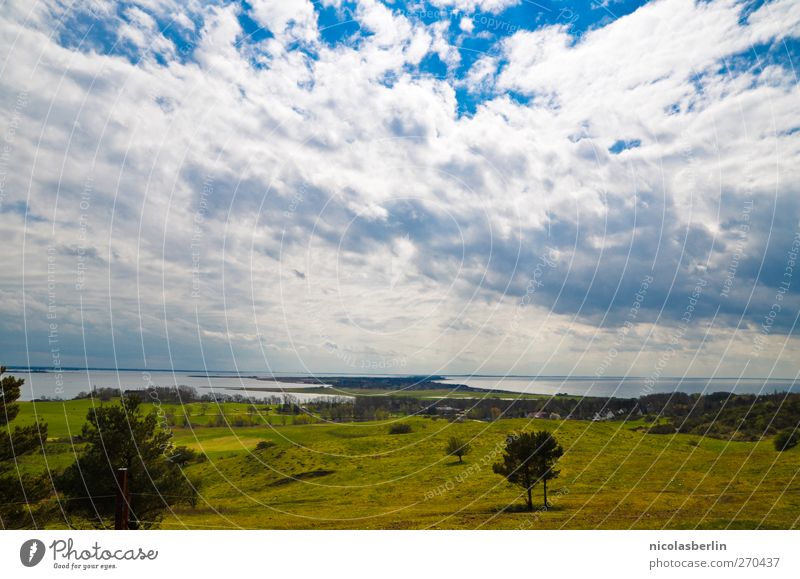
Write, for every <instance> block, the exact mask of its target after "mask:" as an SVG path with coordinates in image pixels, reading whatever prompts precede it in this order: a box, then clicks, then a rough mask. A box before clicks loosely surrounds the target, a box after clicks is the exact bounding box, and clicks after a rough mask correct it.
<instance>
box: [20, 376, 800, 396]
mask: <svg viewBox="0 0 800 579" xmlns="http://www.w3.org/2000/svg"><path fill="white" fill-rule="evenodd" d="M9 373H10V374H12V375H15V376H18V377H20V378H24V379H25V385H24V386H23V387H22V396H21V399H22V400H31V399H33V398H38V397H45V396H47V397H50V398H59V397H60V398H63V399H68V398H73V397H74V396H76V395H77V394H78V393H79V392H88V391H89V390H91V388H92V387H93V386H96V387H98V388H102V387H110V388H122V389H140V388H144V387H145V386H147V385H148V383H152V384H155V385H156V386H178V385H182V386H192V387H194V388H196V389H197V391H198V392H199V393H201V394H203V393H207V392H218V393H226V394H236V393H238V394H242V395H244V396H250V397H252V398H263V397H269V396H275V393H274V392H272V393H264V392H258V391H255V390H252V388H269V389H270V390H273V391H276V392H279V393H280V392H285V393H287V394H291V396H292V397H294V398H295V399H296V400H298V401H307V400H310V399H318V398H321V397H328V396H333V397H337V396H336V395H335V394H334V393H333V391H332V393H331V394H330V395H324V394H303V393H297V392H295V393H292V390H293V389H297V388H308V387H309V385H308V384H293V383H290V382H270V381H264V380H255V379H253V378H245V377H240V376H236V375H235V374H233V373H228V374H227V375H226V373H224V372H218V373H215V374H214V375H212V376H201V375H199V374H201V373H200V372H174V373H173V372H164V371H152V372H149V373H148V372H146V371H144V370H120V371H113V370H76V371H65V372H62V373H61V374H60V378H59V374H55V373H52V372H33V373H29V372H9ZM283 375H284V376H298V375H302V374H300V373H298V372H295V373H292V374H289V373H285V374H283ZM275 376H276V377H280V376H281V374H280V373H276V374H275ZM148 377H149V379H148ZM59 382H60V383H59ZM442 384H443V385H448V384H466V385H467V386H474V387H476V388H485V389H494V390H504V391H507V392H519V393H536V394H559V393H566V394H577V395H588V396H617V397H621V398H635V397H637V396H641V395H644V394H649V393H653V392H676V391H679V392H688V393H695V392H700V393H711V392H737V393H740V394H744V393H761V394H767V393H772V392H775V391H779V392H784V391H791V392H800V383H798V382H797V381H795V380H781V379H769V380H765V379H740V380H736V379H732V378H715V379H708V378H687V379H683V380H679V379H674V378H662V379H661V380H659V382H658V383H657V384H656V385H655V387H653V388H649V387H648V386H647V384H646V382H645V380H644V379H643V378H605V379H602V380H596V379H591V378H583V377H568V378H552V377H548V378H536V377H532V376H525V377H520V376H514V377H508V378H502V377H496V376H495V377H492V376H472V377H463V376H448V377H447V380H445V381H442ZM59 388H60V389H59ZM238 388H245V390H241V391H240V390H234V389H238ZM338 397H339V398H341V396H338Z"/></svg>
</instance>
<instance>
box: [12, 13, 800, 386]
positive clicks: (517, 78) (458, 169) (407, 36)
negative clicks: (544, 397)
mask: <svg viewBox="0 0 800 579" xmlns="http://www.w3.org/2000/svg"><path fill="white" fill-rule="evenodd" d="M0 6H1V7H0V232H1V233H2V243H0V260H1V261H0V263H2V265H3V273H2V276H1V277H0V352H2V360H0V361H2V362H3V363H4V364H8V365H32V366H44V367H50V368H59V367H85V366H92V367H119V368H181V369H204V368H205V369H219V370H223V369H224V370H240V371H253V372H261V373H266V372H269V371H283V372H300V371H303V372H316V373H324V372H353V373H384V372H387V373H395V372H396V373H432V374H447V373H482V374H495V373H497V374H506V373H509V374H540V375H585V376H597V377H601V376H609V375H615V376H621V375H629V376H652V377H658V376H684V375H685V376H726V377H728V376H773V377H788V378H793V377H795V376H797V373H798V369H799V368H798V365H797V360H798V359H800V356H798V354H799V353H800V352H798V339H797V337H796V335H797V329H796V324H797V321H798V314H800V298H799V294H798V288H800V277H799V276H800V262H797V259H798V252H799V251H800V189H799V188H800V185H798V184H799V183H800V179H799V178H798V177H800V175H799V174H798V173H799V172H800V114H798V113H799V112H800V111H799V107H798V105H800V99H799V98H798V96H800V91H798V82H797V69H796V66H797V63H798V56H800V49H799V47H800V44H798V36H800V3H798V2H796V1H794V0H772V1H769V2H762V1H755V2H753V1H741V0H739V1H733V0H709V1H702V2H692V1H690V0H656V1H652V2H637V1H628V0H618V1H616V0H604V1H602V2H595V1H590V2H585V1H582V2H576V1H571V0H564V1H559V0H554V1H547V0H542V1H541V2H539V1H536V2H534V1H532V0H430V1H429V2H419V3H417V2H407V3H403V2H399V1H397V2H390V1H384V2H380V1H378V0H363V1H361V0H358V1H355V2H347V1H344V0H319V1H316V2H311V1H309V0H266V1H265V0H250V1H248V2H224V1H222V2H200V1H196V0H187V1H180V2H179V1H173V0H143V1H141V2H95V1H92V0H90V1H86V2H79V1H76V2H70V1H67V0H45V1H38V0H25V1H16V0H6V1H0Z"/></svg>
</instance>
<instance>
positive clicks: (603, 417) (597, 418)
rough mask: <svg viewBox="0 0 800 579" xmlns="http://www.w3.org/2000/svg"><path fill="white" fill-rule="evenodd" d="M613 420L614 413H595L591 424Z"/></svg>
mask: <svg viewBox="0 0 800 579" xmlns="http://www.w3.org/2000/svg"><path fill="white" fill-rule="evenodd" d="M613 418H614V413H613V412H611V411H610V410H609V411H608V412H606V413H605V414H600V413H599V412H595V413H594V416H593V417H592V422H601V421H603V420H612V419H613Z"/></svg>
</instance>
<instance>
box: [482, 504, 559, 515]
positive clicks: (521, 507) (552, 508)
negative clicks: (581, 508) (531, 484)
mask: <svg viewBox="0 0 800 579" xmlns="http://www.w3.org/2000/svg"><path fill="white" fill-rule="evenodd" d="M563 510H564V509H563V508H562V507H559V506H556V505H554V504H553V503H550V504H549V505H548V506H547V507H545V506H544V505H543V504H542V503H538V504H537V503H533V510H530V509H529V508H528V505H526V504H525V503H512V504H510V505H504V506H501V507H494V508H493V509H490V511H489V512H491V513H523V514H524V513H527V514H529V515H533V514H539V515H544V514H546V513H551V512H558V511H563Z"/></svg>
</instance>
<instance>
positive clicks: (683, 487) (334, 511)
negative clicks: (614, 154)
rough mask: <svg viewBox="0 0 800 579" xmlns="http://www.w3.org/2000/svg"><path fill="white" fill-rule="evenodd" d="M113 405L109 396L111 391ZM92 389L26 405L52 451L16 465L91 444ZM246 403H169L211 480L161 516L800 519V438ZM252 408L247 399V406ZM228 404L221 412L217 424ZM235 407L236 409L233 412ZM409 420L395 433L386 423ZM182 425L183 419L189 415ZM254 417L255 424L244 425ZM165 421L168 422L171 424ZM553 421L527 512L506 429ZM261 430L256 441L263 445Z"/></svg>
mask: <svg viewBox="0 0 800 579" xmlns="http://www.w3.org/2000/svg"><path fill="white" fill-rule="evenodd" d="M106 403H107V404H108V403H110V402H106ZM92 404H99V402H98V401H96V400H95V401H93V400H71V401H66V402H36V403H32V402H23V403H20V407H21V411H20V416H19V418H18V419H17V420H16V421H15V424H20V425H22V424H26V423H31V422H33V421H34V420H35V418H36V417H38V418H39V419H40V420H43V421H45V422H47V423H48V427H49V431H48V434H49V437H50V438H49V439H48V442H47V445H46V448H45V453H44V454H43V455H38V456H25V457H23V458H22V459H21V462H20V468H21V469H22V470H26V469H30V470H31V471H34V470H41V468H42V465H43V461H46V464H47V467H48V468H49V469H50V470H51V471H54V472H58V471H59V470H61V469H63V468H65V467H66V466H67V465H69V464H70V463H71V462H72V461H73V460H74V457H75V453H77V452H80V450H81V443H80V442H76V441H74V440H73V439H72V438H71V437H73V436H75V435H78V434H79V433H80V430H81V426H82V424H83V423H84V420H85V417H86V413H87V411H88V409H89V408H90V407H91V406H92ZM248 406H249V405H247V404H238V403H225V404H219V405H217V404H215V403H212V404H211V405H205V406H203V405H201V404H199V403H193V404H188V405H186V406H185V410H186V412H184V408H182V407H180V406H175V405H168V404H164V405H163V406H161V407H160V408H157V407H155V406H154V411H155V410H158V411H159V412H161V413H164V414H165V415H167V414H175V415H180V416H183V415H184V414H188V416H189V422H190V423H191V426H187V425H186V423H185V419H184V421H183V422H182V423H181V424H182V425H179V426H174V427H172V430H173V432H174V438H173V441H174V443H175V445H177V446H188V447H191V448H193V449H194V450H196V451H198V452H200V453H201V454H202V455H203V460H200V461H196V462H192V463H190V464H189V465H188V466H187V467H186V473H187V474H188V475H190V476H191V477H193V478H197V479H199V480H201V481H202V486H201V488H200V498H199V500H198V502H197V505H196V506H195V507H189V506H186V507H183V506H182V507H180V508H177V509H174V510H172V511H170V512H168V513H167V515H166V516H165V518H164V520H163V523H162V524H161V528H165V529H185V528H188V529H194V528H200V529H203V528H207V529H217V528H222V529H227V528H233V529H236V528H245V529H339V528H350V529H428V528H432V529H477V528H484V529H561V528H564V529H628V528H636V529H661V528H676V529H693V528H701V529H722V528H733V529H739V528H741V529H756V528H764V529H771V528H779V529H788V528H797V527H798V525H799V524H800V523H799V522H798V516H800V480H798V479H797V473H798V467H800V447H795V448H793V449H791V450H789V451H785V452H776V451H775V449H774V447H773V444H772V442H771V440H768V439H765V440H763V441H760V442H729V441H725V440H720V439H712V438H703V437H699V436H695V435H684V434H671V435H654V434H645V433H644V432H642V430H641V429H640V427H641V426H642V423H639V422H631V421H628V422H613V421H612V422H588V421H578V420H526V419H500V420H496V421H494V422H480V421H471V420H468V421H465V422H449V421H447V420H444V419H434V418H422V417H419V418H413V417H412V418H402V417H397V418H391V419H388V420H382V421H373V422H359V423H312V424H294V423H293V417H291V416H290V417H285V416H278V415H277V414H276V409H275V408H272V407H269V406H263V405H258V407H257V413H256V414H253V411H252V408H251V409H248ZM248 410H249V411H248ZM218 414H221V415H222V416H223V417H224V422H225V423H224V425H222V426H215V424H216V423H217V422H218V421H219V420H220V418H218ZM237 419H238V420H237ZM398 421H400V422H404V423H408V424H410V425H411V429H412V430H411V432H410V433H408V434H389V428H390V426H391V424H393V423H395V422H398ZM178 422H179V423H180V422H181V421H178ZM236 422H238V423H242V422H245V423H247V424H254V425H248V426H238V427H237V426H233V424H234V423H236ZM164 427H165V428H166V427H167V425H166V421H165V422H164ZM541 429H547V430H549V431H551V432H552V433H553V434H554V435H555V436H556V438H557V439H558V441H559V442H560V444H561V445H562V447H563V448H564V451H565V453H564V456H563V458H562V459H561V460H560V461H559V463H558V467H559V469H560V471H561V475H560V477H559V478H557V479H556V480H554V481H552V482H551V483H550V485H549V489H548V491H549V499H550V505H549V507H548V508H547V509H544V508H543V507H541V504H542V495H541V489H540V488H539V487H537V488H536V489H535V490H534V498H535V501H536V502H537V504H538V505H540V506H539V510H535V511H534V512H532V513H531V512H527V511H524V510H522V505H523V496H522V494H521V489H520V488H519V487H512V486H511V485H509V484H508V483H507V482H506V481H505V480H504V479H503V478H502V477H500V476H498V475H496V474H494V473H493V472H492V464H493V463H494V462H497V461H498V460H499V457H500V454H501V452H502V447H503V443H504V440H505V437H506V436H507V435H508V434H509V433H512V432H523V431H529V430H541ZM452 436H458V437H460V438H462V439H465V440H468V441H469V442H470V444H471V446H472V451H471V453H470V454H468V455H467V456H465V457H464V462H463V463H459V462H458V460H457V459H455V458H453V457H450V456H445V453H444V447H445V444H446V443H447V440H448V439H449V438H450V437H452ZM260 442H265V443H266V444H261V445H260V448H258V449H257V448H256V445H258V444H259V443H260Z"/></svg>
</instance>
